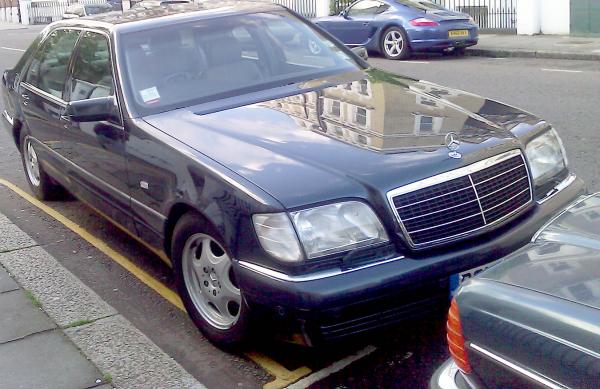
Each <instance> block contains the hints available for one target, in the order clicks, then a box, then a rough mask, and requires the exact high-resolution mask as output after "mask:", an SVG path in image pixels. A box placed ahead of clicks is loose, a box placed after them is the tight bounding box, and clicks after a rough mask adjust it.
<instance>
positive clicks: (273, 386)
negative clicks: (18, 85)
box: [0, 178, 311, 389]
mask: <svg viewBox="0 0 600 389" xmlns="http://www.w3.org/2000/svg"><path fill="white" fill-rule="evenodd" d="M0 185H3V186H5V187H7V188H8V189H10V190H11V191H13V192H14V193H16V194H17V195H19V196H21V197H22V198H23V199H24V200H26V201H28V202H29V203H31V204H32V205H33V206H35V207H37V208H38V209H40V210H42V211H43V212H45V213H46V214H48V215H49V216H51V217H52V218H54V219H56V220H57V221H58V222H60V223H61V224H63V225H64V226H65V227H67V228H68V229H70V230H71V231H73V232H74V233H76V234H77V235H79V236H80V237H81V238H82V239H84V240H85V241H87V242H88V243H89V244H91V245H92V246H94V247H95V248H97V249H98V250H99V251H101V252H102V253H103V254H105V255H106V256H107V257H109V258H110V259H112V260H113V261H115V262H116V263H118V264H119V265H121V266H122V267H123V268H124V269H125V270H127V271H128V272H130V273H131V274H133V275H134V276H135V277H136V278H137V279H139V280H140V281H142V282H143V283H144V284H146V285H147V286H149V287H150V288H151V289H152V290H154V291H155V292H156V293H158V294H159V295H161V296H162V297H164V298H165V299H166V300H167V301H168V302H170V303H171V304H173V305H174V306H176V307H177V308H179V309H180V310H182V311H184V312H185V307H184V306H183V302H182V301H181V298H180V297H179V295H178V294H177V293H175V292H174V291H173V290H171V289H170V288H169V287H167V286H166V285H165V284H163V283H162V282H160V281H158V280H157V279H155V278H154V277H152V276H151V275H150V274H149V273H148V272H146V271H145V270H143V269H142V268H140V267H139V266H138V265H136V264H135V263H133V262H131V261H130V260H129V259H127V258H126V257H125V256H123V255H122V254H120V253H118V252H117V251H115V250H114V249H112V248H111V247H110V246H109V245H107V244H106V243H105V242H104V241H103V240H101V239H98V238H96V237H95V236H94V235H92V234H91V233H90V232H89V231H87V230H86V229H85V228H84V227H82V226H80V225H79V224H77V223H75V222H74V221H72V220H71V219H69V218H67V217H66V216H64V215H63V214H62V213H60V212H58V211H56V210H55V209H54V208H52V207H50V206H48V205H46V204H44V203H43V202H41V201H40V200H38V199H36V198H35V197H33V196H32V195H30V194H29V193H27V192H25V191H24V190H23V189H21V188H19V187H18V186H17V185H15V184H13V183H12V182H10V181H7V180H4V179H2V178H0ZM246 356H247V357H248V358H250V360H252V361H253V362H254V363H256V364H257V365H259V366H260V367H262V368H263V369H265V370H266V371H267V372H269V374H271V375H273V376H274V377H275V380H273V381H271V382H269V383H267V384H266V385H264V389H280V388H284V387H286V386H287V385H290V384H292V383H294V382H296V381H298V380H299V379H301V378H302V377H304V376H306V375H308V374H310V373H311V370H310V369H309V368H308V367H300V368H298V369H296V370H294V371H290V370H287V369H286V368H285V367H283V366H282V365H281V364H279V363H277V362H275V361H274V360H272V359H271V358H269V357H267V356H266V355H264V354H261V353H257V352H247V353H246Z"/></svg>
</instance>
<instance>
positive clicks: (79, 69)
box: [69, 32, 114, 101]
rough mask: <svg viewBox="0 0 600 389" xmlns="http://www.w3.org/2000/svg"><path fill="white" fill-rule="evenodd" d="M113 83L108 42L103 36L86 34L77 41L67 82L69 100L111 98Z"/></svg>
mask: <svg viewBox="0 0 600 389" xmlns="http://www.w3.org/2000/svg"><path fill="white" fill-rule="evenodd" d="M113 93H114V82H113V74H112V67H111V62H110V51H109V47H108V40H107V39H106V37H105V36H104V35H101V34H97V33H94V32H86V33H84V35H83V37H82V38H81V40H80V41H79V45H78V49H77V54H76V57H75V61H74V63H73V75H72V76H71V78H70V80H69V100H70V101H76V100H84V99H92V98H95V97H106V96H111V95H113Z"/></svg>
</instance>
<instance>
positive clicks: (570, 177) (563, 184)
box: [537, 173, 577, 205]
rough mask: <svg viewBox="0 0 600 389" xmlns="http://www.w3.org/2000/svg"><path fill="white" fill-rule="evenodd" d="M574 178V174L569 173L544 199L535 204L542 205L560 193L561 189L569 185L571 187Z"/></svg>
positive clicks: (575, 176)
mask: <svg viewBox="0 0 600 389" xmlns="http://www.w3.org/2000/svg"><path fill="white" fill-rule="evenodd" d="M576 178H577V175H576V174H574V173H569V175H568V176H567V178H565V179H564V180H562V181H561V182H560V183H559V184H558V185H556V186H555V187H554V188H552V190H550V191H549V192H548V193H547V194H546V196H545V197H544V198H542V199H540V200H538V201H537V203H538V204H540V205H541V204H544V203H545V202H546V201H548V200H550V199H551V198H553V197H554V196H556V195H557V194H558V193H560V192H561V191H562V190H563V189H565V188H567V187H568V186H569V185H571V184H572V183H573V182H575V179H576Z"/></svg>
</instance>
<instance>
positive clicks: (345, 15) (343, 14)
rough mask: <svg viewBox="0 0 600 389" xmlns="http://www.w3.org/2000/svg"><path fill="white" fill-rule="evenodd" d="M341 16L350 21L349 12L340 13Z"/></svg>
mask: <svg viewBox="0 0 600 389" xmlns="http://www.w3.org/2000/svg"><path fill="white" fill-rule="evenodd" d="M340 16H341V17H343V18H344V19H348V10H347V9H345V10H343V11H342V12H340Z"/></svg>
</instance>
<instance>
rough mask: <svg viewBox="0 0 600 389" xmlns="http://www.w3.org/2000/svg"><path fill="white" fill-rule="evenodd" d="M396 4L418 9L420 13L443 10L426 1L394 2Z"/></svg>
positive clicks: (401, 0)
mask: <svg viewBox="0 0 600 389" xmlns="http://www.w3.org/2000/svg"><path fill="white" fill-rule="evenodd" d="M396 3H398V4H402V5H406V6H407V7H412V8H416V9H419V10H421V11H439V10H445V8H444V7H442V6H441V5H437V4H435V3H432V2H430V1H426V0H396Z"/></svg>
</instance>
